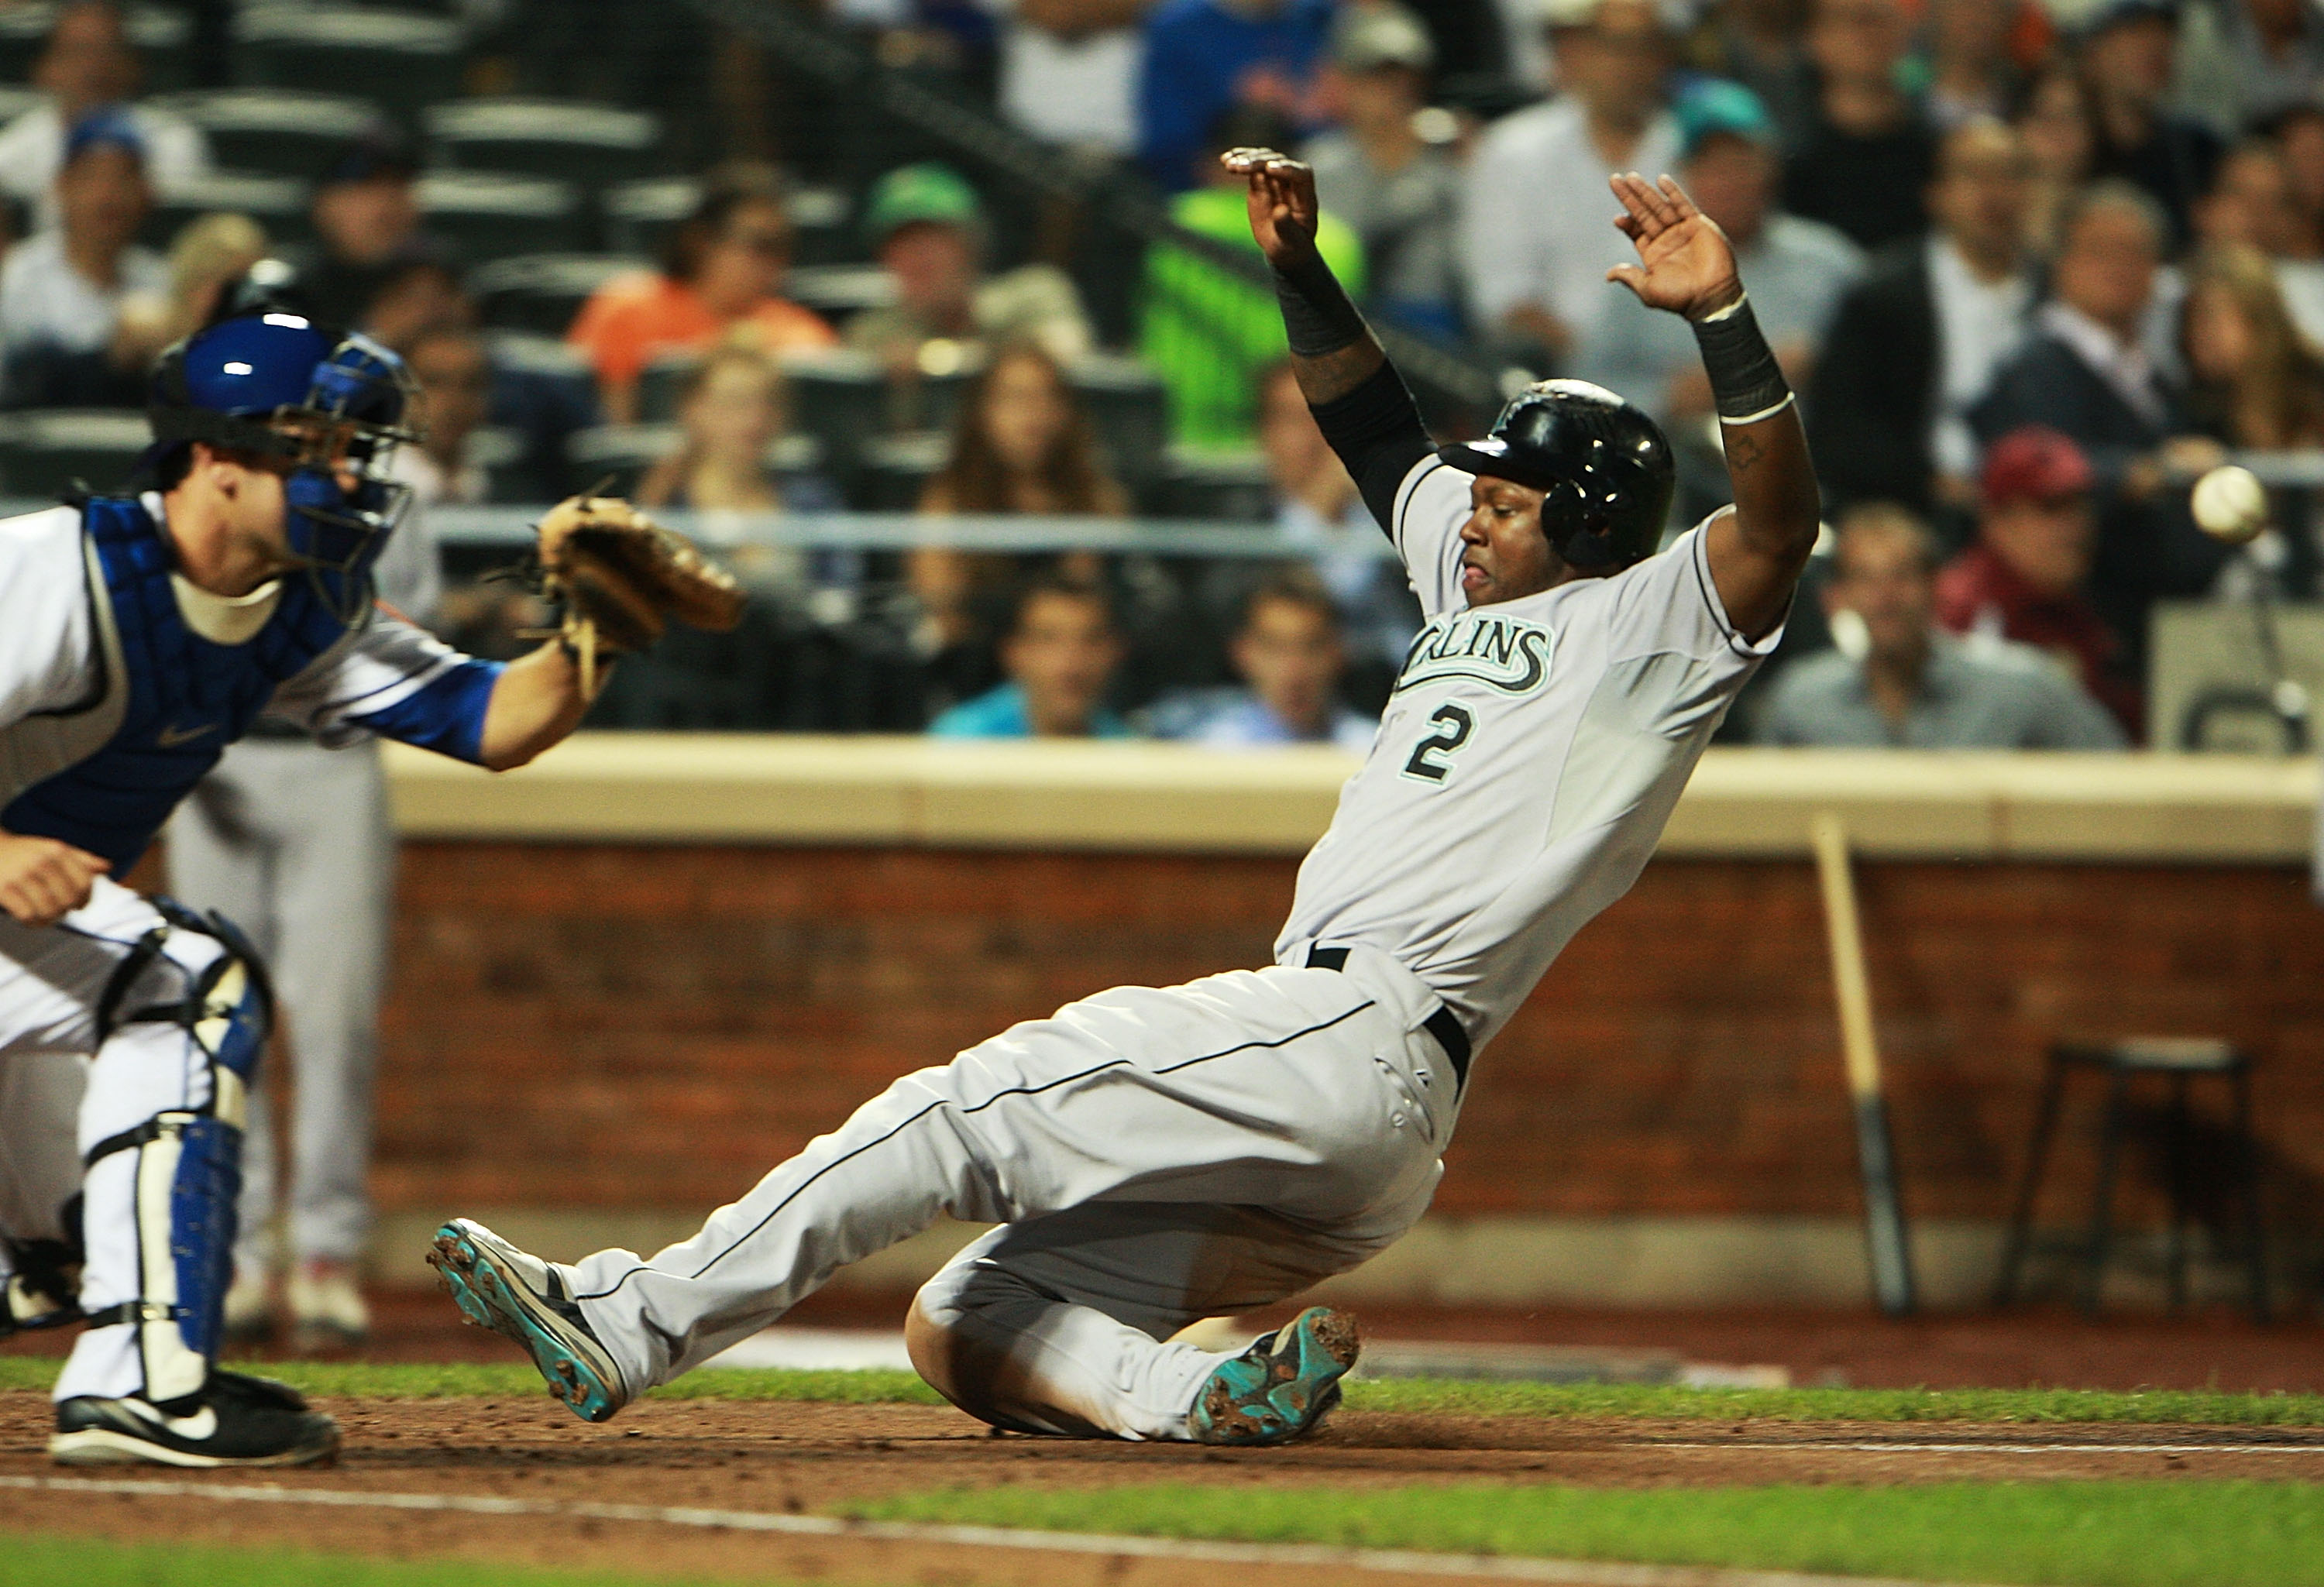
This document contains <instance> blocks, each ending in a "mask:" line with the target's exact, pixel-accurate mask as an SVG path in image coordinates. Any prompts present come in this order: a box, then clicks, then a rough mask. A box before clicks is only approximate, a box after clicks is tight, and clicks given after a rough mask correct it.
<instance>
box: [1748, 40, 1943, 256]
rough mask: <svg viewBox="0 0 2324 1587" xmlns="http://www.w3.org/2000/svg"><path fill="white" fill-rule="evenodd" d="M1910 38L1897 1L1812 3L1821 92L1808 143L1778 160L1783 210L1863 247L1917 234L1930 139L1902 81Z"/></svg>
mask: <svg viewBox="0 0 2324 1587" xmlns="http://www.w3.org/2000/svg"><path fill="white" fill-rule="evenodd" d="M1906 43H1907V37H1906V32H1905V22H1904V13H1903V12H1902V10H1900V9H1899V7H1898V5H1897V4H1896V0H1816V6H1815V23H1814V25H1813V26H1812V27H1811V28H1810V29H1809V31H1808V52H1809V54H1810V55H1812V57H1813V58H1814V60H1815V64H1816V75H1817V94H1816V106H1815V115H1814V118H1813V120H1812V123H1811V124H1810V127H1809V131H1808V135H1807V141H1806V142H1805V143H1803V144H1801V146H1800V147H1799V149H1798V150H1797V151H1796V152H1794V154H1793V155H1792V157H1791V159H1790V160H1789V161H1786V162H1785V163H1784V208H1787V209H1789V210H1790V211H1791V212H1792V213H1793V214H1794V215H1801V216H1805V217H1807V218H1808V219H1810V220H1820V221H1822V222H1823V223H1824V224H1825V225H1827V226H1835V227H1837V228H1839V229H1840V231H1842V232H1845V233H1846V234H1847V235H1849V236H1850V237H1851V238H1853V239H1855V241H1856V243H1857V244H1858V246H1860V247H1865V248H1877V247H1879V246H1880V245H1883V244H1884V243H1893V242H1895V241H1897V240H1899V239H1900V238H1904V237H1910V236H1914V235H1918V234H1919V233H1920V232H1921V231H1922V230H1923V229H1924V228H1925V227H1926V226H1927V225H1928V215H1927V211H1926V210H1925V208H1923V201H1922V195H1923V193H1924V192H1925V191H1926V190H1927V188H1928V185H1929V179H1930V177H1931V175H1932V173H1933V172H1934V171H1935V168H1936V154H1937V145H1936V137H1935V134H1932V132H1931V131H1930V130H1929V125H1928V121H1927V119H1926V116H1925V113H1924V111H1923V106H1922V105H1921V103H1920V101H1919V100H1917V99H1916V98H1914V97H1913V96H1912V95H1911V94H1909V93H1907V92H1906V91H1905V89H1904V86H1903V80H1902V75H1901V73H1900V72H1899V67H1900V66H1902V64H1903V62H1904V50H1905V45H1906Z"/></svg>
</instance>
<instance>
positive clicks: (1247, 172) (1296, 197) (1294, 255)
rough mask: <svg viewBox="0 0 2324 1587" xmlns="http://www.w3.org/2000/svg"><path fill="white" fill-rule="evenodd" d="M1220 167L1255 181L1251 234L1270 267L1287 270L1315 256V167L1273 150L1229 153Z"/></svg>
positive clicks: (1250, 198) (1251, 206)
mask: <svg viewBox="0 0 2324 1587" xmlns="http://www.w3.org/2000/svg"><path fill="white" fill-rule="evenodd" d="M1219 163H1220V164H1222V165H1223V166H1225V167H1226V168H1227V169H1228V170H1229V171H1233V172H1234V173H1235V174H1236V175H1237V176H1240V177H1244V178H1247V179H1249V180H1250V194H1249V195H1248V198H1247V199H1246V202H1247V203H1248V204H1249V205H1250V235H1252V236H1253V237H1254V238H1256V239H1257V240H1258V243H1259V252H1260V253H1262V254H1266V255H1267V260H1268V263H1270V264H1279V265H1287V264H1289V263H1292V262H1294V261H1295V260H1300V259H1305V258H1307V257H1309V256H1310V255H1312V254H1314V252H1315V213H1316V210H1317V208H1319V206H1318V205H1317V204H1316V202H1315V171H1314V167H1312V166H1309V165H1305V164H1302V163H1301V162H1300V161H1296V160H1294V159H1292V158H1291V157H1290V156H1289V155H1288V154H1278V153H1277V152H1275V151H1274V150H1272V149H1230V150H1228V151H1227V152H1225V153H1223V154H1222V155H1220V156H1219Z"/></svg>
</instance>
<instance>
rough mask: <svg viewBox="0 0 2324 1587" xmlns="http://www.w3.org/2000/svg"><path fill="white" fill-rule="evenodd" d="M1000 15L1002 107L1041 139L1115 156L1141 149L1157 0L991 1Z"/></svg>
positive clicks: (1118, 157)
mask: <svg viewBox="0 0 2324 1587" xmlns="http://www.w3.org/2000/svg"><path fill="white" fill-rule="evenodd" d="M986 3H987V4H988V5H991V8H992V9H993V10H994V11H995V12H996V13H998V14H1000V18H1001V110H1002V112H1003V113H1004V114H1005V115H1007V116H1008V117H1009V119H1010V120H1011V121H1013V122H1015V123H1016V124H1017V125H1019V127H1021V128H1023V129H1024V130H1025V131H1026V132H1028V133H1030V134H1033V136H1035V137H1037V138H1039V139H1040V140H1041V141H1042V142H1044V143H1055V144H1057V145H1059V146H1061V147H1064V148H1067V149H1074V150H1080V151H1084V152H1092V153H1095V154H1099V155H1103V156H1105V157H1107V158H1110V159H1120V158H1125V157H1127V156H1129V155H1130V154H1133V153H1135V152H1137V149H1138V79H1139V74H1140V72H1141V71H1142V70H1143V69H1144V68H1145V64H1146V33H1145V30H1144V26H1143V24H1144V22H1145V19H1146V14H1147V12H1148V10H1150V9H1151V8H1152V5H1153V0H986Z"/></svg>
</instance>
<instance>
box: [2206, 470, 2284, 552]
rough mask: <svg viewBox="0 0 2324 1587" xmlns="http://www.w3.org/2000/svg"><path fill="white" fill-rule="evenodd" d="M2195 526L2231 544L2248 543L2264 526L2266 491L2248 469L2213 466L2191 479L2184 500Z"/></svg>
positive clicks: (2216, 538)
mask: <svg viewBox="0 0 2324 1587" xmlns="http://www.w3.org/2000/svg"><path fill="white" fill-rule="evenodd" d="M2188 504H2189V506H2190V508H2192V509H2193V511H2194V514H2195V522H2196V525H2197V527H2199V529H2201V530H2202V531H2203V532H2204V533H2205V534H2208V535H2209V536H2210V537H2211V538H2212V539H2214V540H2225V541H2226V542H2227V544H2229V545H2231V546H2240V545H2245V544H2247V543H2249V542H2250V541H2252V540H2256V539H2257V538H2258V537H2259V533H2260V531H2262V530H2264V529H2265V528H2266V527H2267V492H2266V491H2265V490H2264V488H2262V486H2261V484H2260V483H2259V480H2258V478H2257V476H2255V475H2254V474H2253V473H2252V471H2251V470H2250V469H2248V468H2238V467H2236V466H2235V465H2234V464H2232V463H2230V464H2227V466H2225V467H2221V468H2214V469H2212V470H2211V471H2210V472H2209V474H2206V475H2203V477H2202V478H2200V479H2199V480H2197V481H2196V482H2195V494H2194V496H2193V498H2192V500H2191V501H2190V503H2188Z"/></svg>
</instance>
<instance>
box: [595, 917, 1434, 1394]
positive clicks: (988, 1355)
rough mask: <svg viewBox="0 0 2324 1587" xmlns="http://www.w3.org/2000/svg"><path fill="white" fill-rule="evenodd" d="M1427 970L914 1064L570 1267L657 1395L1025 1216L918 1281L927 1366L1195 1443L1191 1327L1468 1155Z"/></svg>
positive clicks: (1218, 987) (1205, 998) (1300, 1285)
mask: <svg viewBox="0 0 2324 1587" xmlns="http://www.w3.org/2000/svg"><path fill="white" fill-rule="evenodd" d="M1434 1007H1435V1003H1434V999H1433V997H1431V996H1430V994H1429V993H1428V992H1427V989H1426V988H1425V987H1424V986H1422V985H1421V983H1419V982H1418V981H1417V980H1416V979H1415V978H1414V977H1413V976H1412V975H1411V973H1409V972H1408V971H1406V970H1404V969H1403V968H1402V967H1401V966H1398V965H1396V964H1392V963H1391V962H1389V961H1388V960H1387V959H1386V958H1385V957H1384V956H1383V955H1378V954H1376V953H1372V952H1370V951H1369V950H1361V949H1360V950H1358V951H1357V953H1356V954H1355V955H1354V956H1353V957H1351V962H1350V963H1349V964H1348V967H1347V973H1344V974H1342V973H1334V972H1333V971H1330V970H1324V969H1290V968H1286V967H1282V966H1270V967H1269V968H1268V969H1265V970H1258V971H1250V970H1239V971H1234V972H1231V973H1228V974H1224V975H1213V976H1210V977H1207V978H1205V979H1203V980H1201V981H1196V982H1193V983H1189V984H1187V985H1185V986H1177V987H1169V988H1161V989H1157V988H1150V987H1118V988H1116V989H1114V990H1113V991H1111V992H1100V993H1099V994H1098V995H1096V996H1095V997H1092V998H1087V999H1084V1000H1083V1001H1080V1002H1076V1003H1070V1004H1068V1005H1066V1006H1065V1008H1063V1009H1060V1010H1057V1012H1056V1014H1055V1015H1053V1016H1051V1017H1050V1018H1048V1019H1047V1020H1030V1021H1028V1022H1027V1023H1025V1024H1022V1025H1018V1026H1015V1027H1012V1028H1011V1029H1009V1030H1006V1031H1004V1032H1002V1033H1001V1035H999V1036H997V1037H994V1038H992V1039H991V1040H990V1041H987V1042H983V1043H982V1044H980V1045H978V1046H976V1047H971V1048H970V1049H968V1050H967V1051H966V1052H964V1053H962V1054H961V1055H960V1056H958V1057H956V1058H954V1060H953V1061H952V1062H951V1063H950V1064H948V1065H945V1066H943V1067H940V1068H933V1069H923V1070H921V1071H919V1072H918V1073H917V1074H913V1075H906V1076H904V1077H903V1078H902V1079H900V1080H899V1081H897V1082H896V1083H895V1084H893V1085H891V1086H890V1087H889V1088H888V1090H887V1091H886V1092H884V1093H881V1095H879V1096H877V1097H875V1098H873V1099H872V1100H871V1102H869V1103H865V1104H864V1105H863V1106H862V1107H861V1108H859V1109H857V1110H856V1112H855V1113H854V1115H853V1117H851V1118H850V1119H849V1120H848V1121H846V1122H845V1123H844V1124H843V1125H841V1126H840V1127H839V1128H838V1129H837V1130H834V1131H833V1132H832V1133H830V1134H829V1135H825V1136H821V1137H818V1138H817V1139H816V1140H813V1141H811V1142H809V1143H808V1145H807V1149H806V1150H804V1151H802V1152H801V1153H800V1154H799V1155H798V1157H795V1158H792V1159H791V1160H790V1161H788V1162H787V1163H785V1164H783V1165H781V1166H780V1167H777V1168H776V1169H774V1170H773V1171H772V1172H771V1173H770V1174H768V1176H766V1177H765V1178H764V1179H761V1181H760V1182H759V1184H758V1185H757V1186H756V1187H755V1188H753V1189H752V1191H751V1192H750V1193H749V1194H748V1195H744V1196H743V1197H742V1199H741V1200H740V1201H737V1202H735V1203H734V1204H733V1205H731V1206H726V1207H722V1208H720V1209H719V1210H718V1211H717V1212H716V1213H713V1214H712V1215H711V1218H710V1220H709V1222H708V1223H706V1224H705V1226H704V1228H703V1230H702V1232H700V1233H699V1234H697V1235H696V1236H695V1237H694V1238H693V1239H691V1240H688V1241H684V1242H682V1243H680V1244H678V1245H674V1246H671V1247H669V1249H668V1250H663V1251H661V1252H660V1253H659V1254H658V1255H656V1256H655V1257H653V1258H652V1259H651V1260H650V1261H649V1260H644V1259H640V1258H639V1257H638V1256H636V1255H634V1254H632V1252H629V1251H625V1250H607V1251H600V1252H598V1253H597V1254H596V1255H595V1256H592V1257H587V1258H585V1259H583V1260H582V1261H580V1262H579V1263H577V1264H575V1265H574V1266H573V1267H571V1268H570V1269H566V1272H567V1276H568V1278H569V1280H570V1283H571V1286H572V1291H573V1293H574V1295H575V1296H576V1298H577V1299H578V1300H579V1302H580V1304H581V1308H582V1312H583V1315H585V1316H586V1318H587V1320H588V1322H589V1324H590V1326H591V1328H592V1329H593V1330H594V1331H595V1333H596V1335H597V1337H598V1338H599V1339H600V1340H601V1341H602V1342H604V1345H605V1348H606V1349H607V1351H608V1352H611V1353H612V1355H613V1358H614V1360H615V1361H617V1362H618V1363H619V1365H620V1367H621V1370H622V1379H623V1380H624V1382H625V1383H626V1384H627V1386H628V1387H629V1389H630V1391H631V1392H632V1393H640V1392H642V1391H643V1390H644V1389H647V1388H648V1387H650V1385H652V1384H656V1383H661V1382H667V1381H668V1380H669V1379H671V1378H674V1377H676V1376H678V1374H679V1373H681V1372H684V1371H686V1370H687V1369H689V1368H691V1367H695V1366H697V1365H699V1364H700V1363H701V1362H703V1361H706V1360H708V1359H709V1358H710V1357H711V1356H712V1355H715V1353H717V1352H719V1351H721V1350H724V1348H726V1347H727V1346H728V1345H730V1344H733V1343H734V1342H736V1341H738V1340H741V1339H742V1338H744V1337H746V1336H748V1335H749V1334H751V1333H755V1332H756V1331H757V1330H759V1329H760V1328H761V1327H763V1326H765V1325H766V1324H769V1323H770V1322H772V1321H774V1320H775V1319H776V1318H777V1317H779V1316H780V1315H782V1314H783V1313H784V1312H785V1311H786V1310H788V1308H789V1307H790V1306H794V1305H796V1304H797V1303H798V1301H799V1300H800V1299H801V1298H803V1297H804V1296H807V1294H809V1293H810V1292H812V1291H813V1290H814V1289H815V1288H816V1287H817V1286H819V1285H820V1284H822V1283H823V1281H824V1280H825V1278H829V1277H830V1276H831V1274H832V1273H833V1272H835V1271H836V1270H837V1269H839V1268H841V1267H844V1265H846V1264H847V1263H849V1262H853V1261H856V1260H859V1259H862V1258H863V1257H865V1256H869V1255H870V1254H871V1253H872V1252H873V1251H876V1250H881V1249H882V1248H884V1247H886V1246H889V1245H892V1244H894V1243H895V1242H896V1241H899V1240H902V1239H904V1238H906V1237H907V1236H908V1235H911V1234H913V1233H916V1232H918V1231H919V1230H921V1229H924V1228H926V1227H927V1226H928V1225H929V1224H930V1223H933V1222H934V1221H935V1220H936V1218H937V1216H938V1215H940V1214H942V1213H951V1214H952V1215H953V1216H954V1217H958V1218H962V1219H966V1220H969V1221H972V1222H982V1223H1000V1224H1001V1225H1003V1227H1001V1228H999V1229H996V1230H994V1231H993V1232H991V1233H990V1234H988V1235H986V1236H985V1237H984V1238H982V1239H981V1240H979V1241H976V1242H974V1243H973V1244H972V1245H971V1246H969V1248H968V1249H967V1250H964V1251H963V1252H962V1253H961V1254H960V1255H959V1256H958V1257H956V1258H955V1259H954V1260H953V1261H952V1262H951V1263H950V1264H948V1265H947V1266H946V1267H945V1269H944V1270H943V1271H942V1272H940V1273H938V1274H937V1275H936V1278H933V1279H931V1280H930V1281H929V1282H928V1284H927V1287H925V1288H923V1289H922V1290H921V1291H920V1294H919V1296H918V1299H917V1300H916V1301H915V1302H914V1304H913V1308H912V1313H911V1316H910V1318H909V1321H908V1330H907V1336H908V1340H909V1342H910V1343H911V1346H912V1354H913V1361H914V1364H915V1365H917V1366H918V1368H919V1370H920V1371H921V1374H922V1375H923V1376H924V1377H926V1378H927V1379H928V1380H929V1381H930V1382H931V1383H932V1384H934V1385H935V1386H936V1388H937V1389H939V1390H941V1391H942V1392H943V1393H945V1395H946V1396H947V1397H948V1398H951V1399H952V1400H953V1401H954V1403H955V1404H957V1405H959V1406H960V1407H962V1408H963V1409H964V1410H967V1411H968V1412H970V1413H971V1414H972V1415H974V1416H981V1417H982V1418H983V1419H985V1420H987V1421H989V1422H991V1423H993V1424H994V1425H996V1426H1010V1427H1017V1428H1020V1429H1026V1430H1030V1431H1037V1432H1050V1433H1062V1434H1068V1435H1092V1434H1097V1435H1111V1436H1115V1437H1122V1438H1141V1439H1145V1438H1161V1439H1167V1438H1185V1437H1186V1436H1188V1426H1187V1413H1188V1411H1189V1410H1190V1409H1191V1407H1192V1406H1193V1403H1194V1396H1195V1394H1196V1392H1197V1390H1198V1389H1199V1388H1200V1386H1201V1384H1202V1382H1203V1379H1205V1378H1206V1377H1208V1376H1209V1374H1210V1372H1211V1370H1213V1368H1214V1367H1215V1366H1216V1365H1217V1364H1218V1363H1219V1362H1220V1361H1222V1360H1224V1359H1226V1358H1225V1357H1223V1356H1221V1355H1217V1354H1213V1353H1212V1352H1206V1351H1202V1350H1199V1349H1196V1348H1194V1347H1193V1346H1191V1345H1187V1344H1178V1343H1172V1342H1170V1336H1171V1335H1172V1334H1174V1333H1176V1332H1177V1331H1178V1330H1179V1329H1181V1328H1183V1327H1185V1325H1186V1324H1188V1323H1190V1322H1193V1321H1194V1320H1195V1319H1196V1318H1199V1317H1203V1316H1207V1315H1220V1314H1231V1313H1237V1312H1241V1311H1246V1310H1250V1309H1251V1308H1253V1307H1257V1306H1264V1305H1267V1304H1268V1303H1270V1302H1273V1301H1276V1300H1280V1299H1282V1298H1283V1297H1284V1296H1289V1295H1293V1294H1296V1293H1297V1292H1298V1291H1300V1290H1302V1289H1305V1288H1307V1287H1309V1286H1311V1285H1313V1284H1314V1283H1315V1282H1316V1281H1317V1280H1319V1279H1321V1278H1326V1277H1328V1276H1330V1275H1332V1274H1333V1273H1339V1272H1344V1271H1346V1270H1347V1269H1351V1268H1353V1267H1355V1266H1357V1265H1358V1264H1360V1263H1361V1262H1363V1261H1364V1260H1366V1259H1368V1258H1369V1257H1371V1256H1373V1255H1375V1254H1376V1253H1378V1252H1379V1251H1380V1250H1385V1249H1386V1248H1387V1247H1388V1245H1389V1244H1391V1243H1393V1242H1394V1241H1395V1240H1396V1239H1397V1236H1399V1235H1401V1234H1402V1233H1403V1232H1405V1231H1406V1229H1408V1228H1409V1227H1410V1226H1411V1225H1412V1223H1414V1222H1415V1221H1416V1219H1417V1218H1418V1217H1419V1216H1420V1214H1421V1213H1422V1212H1423V1210H1425V1208H1426V1206H1427V1204H1428V1201H1429V1198H1430V1196H1431V1195H1433V1194H1434V1190H1435V1186H1436V1181H1437V1178H1438V1176H1440V1175H1441V1174H1442V1172H1443V1167H1442V1164H1441V1163H1440V1161H1439V1159H1438V1153H1439V1152H1440V1151H1441V1149H1442V1148H1443V1142H1444V1141H1445V1140H1447V1139H1448V1138H1449V1137H1450V1135H1451V1133H1452V1123H1453V1116H1454V1113H1455V1111H1456V1109H1457V1106H1458V1103H1457V1087H1456V1084H1455V1082H1454V1079H1453V1076H1452V1073H1451V1068H1450V1066H1449V1064H1447V1062H1446V1060H1445V1056H1444V1054H1443V1051H1442V1049H1441V1048H1439V1047H1437V1045H1436V1042H1435V1040H1434V1038H1432V1037H1431V1036H1429V1035H1428V1034H1427V1033H1426V1031H1425V1030H1424V1029H1421V1023H1422V1021H1423V1020H1425V1019H1426V1018H1427V1016H1428V1014H1429V1013H1430V1012H1431V1011H1432V1010H1434Z"/></svg>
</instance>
